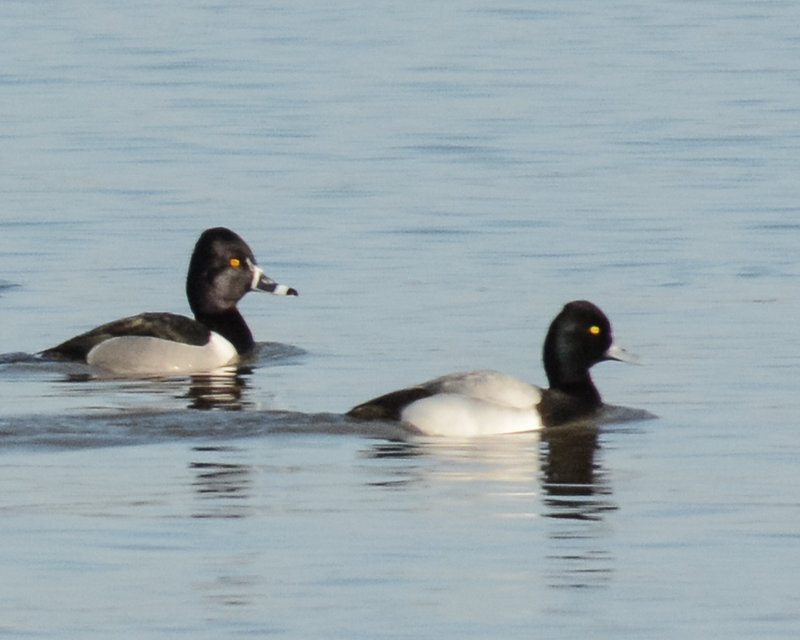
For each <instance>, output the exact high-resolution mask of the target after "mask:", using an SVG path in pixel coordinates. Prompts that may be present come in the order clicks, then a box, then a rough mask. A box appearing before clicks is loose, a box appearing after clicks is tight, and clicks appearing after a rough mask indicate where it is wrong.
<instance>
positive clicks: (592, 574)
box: [541, 423, 618, 588]
mask: <svg viewBox="0 0 800 640" xmlns="http://www.w3.org/2000/svg"><path fill="white" fill-rule="evenodd" d="M599 434H600V429H599V427H598V425H596V424H589V423H587V424H576V425H570V426H565V427H555V428H553V429H548V430H545V431H544V432H543V433H542V445H543V446H542V450H541V456H542V463H541V466H542V474H541V480H542V490H543V492H544V495H543V504H544V512H543V515H545V516H546V517H548V518H550V519H552V520H551V522H553V523H554V526H553V528H552V529H551V531H550V532H549V538H550V539H551V541H552V542H553V547H552V549H551V553H550V554H549V555H548V560H549V561H550V562H551V563H552V566H551V567H550V568H549V570H548V573H547V577H548V584H549V585H550V586H551V587H554V588H588V587H592V588H596V587H604V586H608V583H609V580H610V578H611V576H612V574H613V572H614V566H615V558H614V555H613V554H612V553H611V551H610V550H609V549H608V545H609V530H608V526H607V524H606V522H605V516H606V514H607V513H609V512H613V511H615V510H617V508H618V507H617V504H616V503H615V502H614V501H613V500H612V499H611V496H612V489H611V484H610V481H609V478H608V474H607V473H605V472H604V470H603V468H602V465H601V463H600V462H599V461H598V459H597V458H598V456H597V452H598V447H599V444H598V438H599Z"/></svg>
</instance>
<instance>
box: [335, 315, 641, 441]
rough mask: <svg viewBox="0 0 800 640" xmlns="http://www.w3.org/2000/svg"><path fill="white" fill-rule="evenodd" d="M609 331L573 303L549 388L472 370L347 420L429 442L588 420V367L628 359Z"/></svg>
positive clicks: (557, 327) (389, 398)
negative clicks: (388, 425) (397, 425)
mask: <svg viewBox="0 0 800 640" xmlns="http://www.w3.org/2000/svg"><path fill="white" fill-rule="evenodd" d="M623 359H625V356H624V351H623V350H621V349H619V348H618V347H616V346H615V345H614V344H613V341H612V336H611V325H610V323H609V321H608V319H607V318H606V316H605V315H604V314H603V312H602V311H600V309H599V308H597V307H596V306H595V305H594V304H592V303H591V302H587V301H583V300H579V301H574V302H570V303H569V304H567V305H566V306H565V307H564V309H563V310H562V311H561V313H559V315H558V316H556V318H555V319H554V320H553V323H552V324H551V325H550V330H549V331H548V334H547V338H546V339H545V345H544V363H545V371H546V373H547V377H548V380H549V382H550V388H548V389H542V388H540V387H537V386H535V385H532V384H529V383H527V382H524V381H523V380H519V379H518V378H515V377H513V376H509V375H507V374H505V373H500V372H498V371H488V370H480V371H466V372H461V373H453V374H449V375H445V376H442V377H440V378H434V379H433V380H429V381H427V382H423V383H422V384H419V385H415V386H413V387H408V388H406V389H401V390H399V391H394V392H392V393H388V394H386V395H383V396H380V397H378V398H374V399H373V400H370V401H368V402H365V403H363V404H360V405H358V406H356V407H354V408H353V409H351V410H350V411H349V412H348V414H347V415H349V416H350V417H353V418H358V419H368V420H400V421H402V422H405V423H407V424H410V425H412V426H413V427H415V428H416V429H418V430H419V431H422V432H423V433H426V434H429V435H460V436H478V435H492V434H499V433H517V432H522V431H535V430H537V429H541V428H542V427H545V426H555V425H558V424H563V423H565V422H570V421H572V420H576V419H578V418H581V417H585V416H589V415H591V414H592V413H593V412H594V411H596V410H597V409H599V408H600V407H601V406H602V401H601V399H600V394H599V392H598V391H597V389H596V387H595V386H594V383H593V382H592V379H591V377H590V376H589V368H590V367H591V366H592V365H594V364H596V363H597V362H600V361H602V360H623Z"/></svg>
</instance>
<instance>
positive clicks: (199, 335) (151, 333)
mask: <svg viewBox="0 0 800 640" xmlns="http://www.w3.org/2000/svg"><path fill="white" fill-rule="evenodd" d="M210 335H211V332H210V331H209V330H208V328H207V327H205V326H204V325H203V324H201V323H199V322H197V321H196V320H193V319H192V318H187V317H186V316H182V315H178V314H176V313H140V314H139V315H135V316H129V317H127V318H122V319H120V320H114V321H112V322H108V323H106V324H103V325H100V326H99V327H96V328H94V329H92V330H91V331H87V332H86V333H82V334H80V335H78V336H75V337H74V338H70V339H69V340H66V341H65V342H62V343H61V344H59V345H56V346H55V347H51V348H49V349H45V350H44V351H42V354H41V355H43V356H45V357H48V358H60V359H67V360H85V359H86V356H87V354H88V353H89V352H90V351H91V350H92V349H93V348H94V347H96V346H97V345H98V344H100V343H101V342H105V341H106V340H109V339H111V338H120V337H123V336H143V337H149V338H160V339H162V340H169V341H171V342H179V343H182V344H188V345H193V346H203V345H205V344H207V343H208V340H209V337H210Z"/></svg>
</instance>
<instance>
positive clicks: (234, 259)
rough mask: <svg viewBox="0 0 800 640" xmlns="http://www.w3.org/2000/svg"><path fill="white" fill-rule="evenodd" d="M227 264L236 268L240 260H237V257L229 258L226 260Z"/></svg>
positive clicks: (239, 264)
mask: <svg viewBox="0 0 800 640" xmlns="http://www.w3.org/2000/svg"><path fill="white" fill-rule="evenodd" d="M228 264H229V265H231V266H232V267H234V268H237V267H239V266H241V264H242V261H241V260H239V258H231V259H230V260H228Z"/></svg>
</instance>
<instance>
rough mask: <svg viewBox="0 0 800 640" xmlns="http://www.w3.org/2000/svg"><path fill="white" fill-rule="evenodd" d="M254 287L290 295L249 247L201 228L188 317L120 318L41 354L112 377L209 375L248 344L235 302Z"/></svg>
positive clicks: (225, 232) (226, 233) (229, 234)
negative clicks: (80, 362) (88, 366)
mask: <svg viewBox="0 0 800 640" xmlns="http://www.w3.org/2000/svg"><path fill="white" fill-rule="evenodd" d="M253 290H259V291H268V292H270V293H274V294H278V295H289V296H296V295H297V291H296V290H295V289H292V288H290V287H286V286H284V285H282V284H278V283H277V282H275V281H274V280H272V279H271V278H269V277H267V276H266V275H265V274H264V272H263V271H262V270H261V268H260V267H259V266H258V265H257V264H256V259H255V257H254V256H253V252H252V251H251V250H250V247H248V246H247V243H245V241H244V240H242V238H240V237H239V236H238V235H237V234H235V233H234V232H233V231H231V230H230V229H225V228H224V227H216V228H213V229H207V230H206V231H204V232H203V233H202V234H201V236H200V238H199V239H198V240H197V244H196V245H195V247H194V252H193V253H192V258H191V261H190V262H189V272H188V275H187V277H186V295H187V297H188V299H189V306H190V307H191V309H192V312H193V313H194V317H195V319H194V320H192V319H191V318H187V317H186V316H182V315H177V314H174V313H142V314H139V315H136V316H131V317H128V318H122V319H121V320H116V321H113V322H109V323H107V324H104V325H102V326H99V327H97V328H95V329H92V330H91V331H87V332H86V333H82V334H81V335H78V336H75V337H74V338H71V339H70V340H67V341H66V342H62V343H61V344H59V345H57V346H55V347H52V348H50V349H46V350H45V351H43V352H42V355H43V356H45V357H51V358H59V359H69V360H84V361H86V362H87V363H89V364H91V365H94V366H97V367H100V368H102V369H104V370H108V371H111V372H113V373H118V374H129V375H156V374H166V373H178V372H194V371H211V370H213V369H217V368H219V367H222V366H225V365H228V364H233V363H235V362H237V361H238V360H239V359H240V358H241V357H242V356H245V355H247V354H248V353H249V352H250V351H252V349H253V347H254V346H255V342H254V341H253V334H252V333H251V332H250V329H249V327H248V326H247V324H246V323H245V321H244V318H242V315H241V314H240V313H239V310H238V309H237V308H236V303H237V302H239V300H240V299H241V298H242V297H243V296H244V295H245V294H246V293H247V292H248V291H253Z"/></svg>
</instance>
